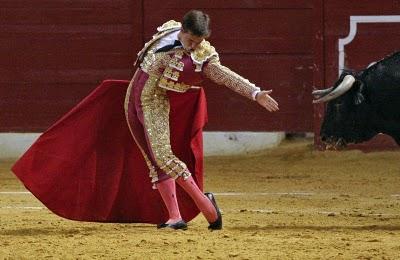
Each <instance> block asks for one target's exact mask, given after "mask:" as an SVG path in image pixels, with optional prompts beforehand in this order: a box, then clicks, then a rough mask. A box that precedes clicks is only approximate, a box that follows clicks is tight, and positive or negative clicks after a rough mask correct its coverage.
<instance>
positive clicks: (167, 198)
mask: <svg viewBox="0 0 400 260" xmlns="http://www.w3.org/2000/svg"><path fill="white" fill-rule="evenodd" d="M156 187H157V189H158V191H159V192H160V195H161V197H162V199H163V201H164V204H165V206H166V207H167V210H168V215H169V219H168V221H167V222H166V224H173V223H176V222H178V221H180V220H182V217H181V213H180V212H179V207H178V201H177V199H176V187H175V180H174V179H172V178H169V179H166V180H163V181H161V182H158V183H156Z"/></svg>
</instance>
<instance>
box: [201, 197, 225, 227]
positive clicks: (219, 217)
mask: <svg viewBox="0 0 400 260" xmlns="http://www.w3.org/2000/svg"><path fill="white" fill-rule="evenodd" d="M204 195H206V197H207V198H208V199H209V200H210V201H211V203H212V204H213V205H214V208H215V210H216V211H217V220H216V221H214V222H213V223H210V225H209V226H208V229H211V230H219V229H222V215H221V211H220V210H219V208H218V205H217V202H216V201H215V198H214V194H212V193H211V192H206V193H204Z"/></svg>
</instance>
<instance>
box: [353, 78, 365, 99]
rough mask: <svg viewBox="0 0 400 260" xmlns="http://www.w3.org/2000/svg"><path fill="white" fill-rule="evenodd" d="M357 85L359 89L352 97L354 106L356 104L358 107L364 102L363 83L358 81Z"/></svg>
mask: <svg viewBox="0 0 400 260" xmlns="http://www.w3.org/2000/svg"><path fill="white" fill-rule="evenodd" d="M358 83H359V87H358V89H357V91H356V93H355V95H354V104H356V105H360V104H361V103H362V102H364V100H365V97H364V95H363V93H362V92H363V90H364V83H362V82H361V81H358Z"/></svg>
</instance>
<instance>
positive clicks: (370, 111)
mask: <svg viewBox="0 0 400 260" xmlns="http://www.w3.org/2000/svg"><path fill="white" fill-rule="evenodd" d="M313 95H314V98H315V99H314V101H313V102H314V103H321V102H328V104H327V106H326V111H325V117H324V120H323V123H322V126H321V133H320V135H321V140H322V141H323V142H324V143H325V144H327V145H329V146H334V147H343V146H346V144H348V143H360V142H364V141H367V140H369V139H371V138H372V137H374V136H375V135H376V134H378V133H384V134H387V135H390V136H392V137H393V138H394V140H395V141H396V142H397V144H398V145H400V52H396V53H394V54H392V55H390V56H388V57H386V58H384V59H383V60H380V61H378V62H376V63H375V64H373V65H370V66H369V67H368V68H366V69H364V70H362V71H358V72H351V71H344V72H343V73H342V75H341V76H340V78H339V80H338V81H337V82H336V83H335V84H334V86H333V87H332V88H329V89H324V90H315V91H313Z"/></svg>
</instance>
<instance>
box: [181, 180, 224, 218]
mask: <svg viewBox="0 0 400 260" xmlns="http://www.w3.org/2000/svg"><path fill="white" fill-rule="evenodd" d="M176 181H177V182H178V184H179V185H180V186H181V187H182V188H183V189H184V190H185V191H186V192H187V193H188V194H189V196H190V197H191V198H192V199H193V200H194V202H195V203H196V206H197V207H198V208H199V210H200V211H201V212H202V213H203V215H204V217H205V218H206V219H207V221H208V222H209V223H213V222H215V221H216V220H217V218H218V214H217V211H216V208H215V207H214V205H213V203H212V202H211V201H210V200H209V199H208V198H207V197H206V196H205V195H204V194H203V192H202V191H201V190H200V189H199V187H198V186H197V184H196V182H195V181H194V179H193V177H192V176H190V177H189V178H187V179H186V180H184V179H183V178H181V177H179V178H178V179H176Z"/></svg>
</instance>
